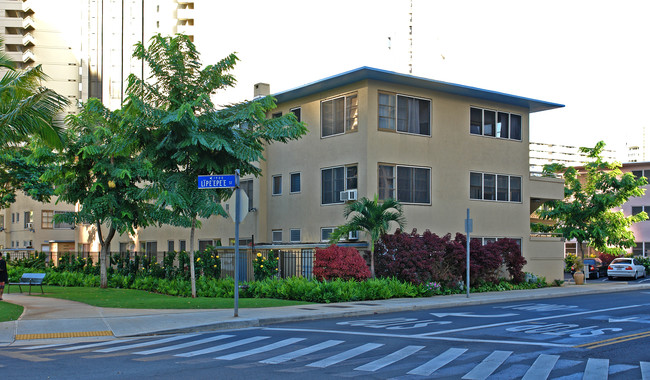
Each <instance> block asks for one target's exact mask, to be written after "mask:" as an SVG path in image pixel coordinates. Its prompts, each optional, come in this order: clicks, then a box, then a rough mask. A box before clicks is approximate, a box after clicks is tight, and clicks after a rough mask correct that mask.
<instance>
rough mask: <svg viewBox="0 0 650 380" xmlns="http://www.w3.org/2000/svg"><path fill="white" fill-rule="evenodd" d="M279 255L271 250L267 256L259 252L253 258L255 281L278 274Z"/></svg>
mask: <svg viewBox="0 0 650 380" xmlns="http://www.w3.org/2000/svg"><path fill="white" fill-rule="evenodd" d="M278 261H279V257H278V255H277V254H276V253H274V252H273V251H269V253H268V254H267V257H264V255H262V253H260V252H258V253H257V255H256V257H255V260H253V276H254V277H255V281H262V280H264V279H267V278H271V277H275V276H277V275H278Z"/></svg>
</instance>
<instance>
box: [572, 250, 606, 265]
mask: <svg viewBox="0 0 650 380" xmlns="http://www.w3.org/2000/svg"><path fill="white" fill-rule="evenodd" d="M616 257H617V256H615V255H612V254H609V253H604V252H601V253H599V254H598V258H599V259H600V261H602V262H603V265H604V266H608V265H609V263H611V262H612V260H614V259H615V258H616ZM569 268H570V267H569Z"/></svg>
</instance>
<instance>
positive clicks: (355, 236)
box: [348, 231, 359, 240]
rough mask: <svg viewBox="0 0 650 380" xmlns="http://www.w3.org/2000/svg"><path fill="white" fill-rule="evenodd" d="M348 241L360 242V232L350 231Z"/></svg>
mask: <svg viewBox="0 0 650 380" xmlns="http://www.w3.org/2000/svg"><path fill="white" fill-rule="evenodd" d="M348 240H359V231H350V233H348Z"/></svg>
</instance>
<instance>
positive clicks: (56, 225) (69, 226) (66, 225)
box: [54, 211, 74, 229]
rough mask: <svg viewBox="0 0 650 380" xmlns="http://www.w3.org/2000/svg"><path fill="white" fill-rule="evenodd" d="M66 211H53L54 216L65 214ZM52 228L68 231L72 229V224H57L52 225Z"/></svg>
mask: <svg viewBox="0 0 650 380" xmlns="http://www.w3.org/2000/svg"><path fill="white" fill-rule="evenodd" d="M66 213H67V211H54V215H55V216H56V215H59V214H66ZM54 228H61V229H64V228H68V229H74V224H71V223H66V222H59V223H56V222H55V223H54Z"/></svg>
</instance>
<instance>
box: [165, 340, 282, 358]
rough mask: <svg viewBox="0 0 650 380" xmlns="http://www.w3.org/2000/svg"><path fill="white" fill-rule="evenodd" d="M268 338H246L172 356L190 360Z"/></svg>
mask: <svg viewBox="0 0 650 380" xmlns="http://www.w3.org/2000/svg"><path fill="white" fill-rule="evenodd" d="M268 338H270V337H269V336H254V337H252V338H247V339H242V340H238V341H235V342H231V343H226V344H221V345H219V346H214V347H208V348H204V349H202V350H198V351H191V352H185V353H182V354H177V355H174V356H179V357H182V358H190V357H192V356H197V355H203V354H210V353H212V352H217V351H222V350H227V349H229V348H233V347H238V346H243V345H244V344H248V343H253V342H257V341H258V340H263V339H268Z"/></svg>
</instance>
